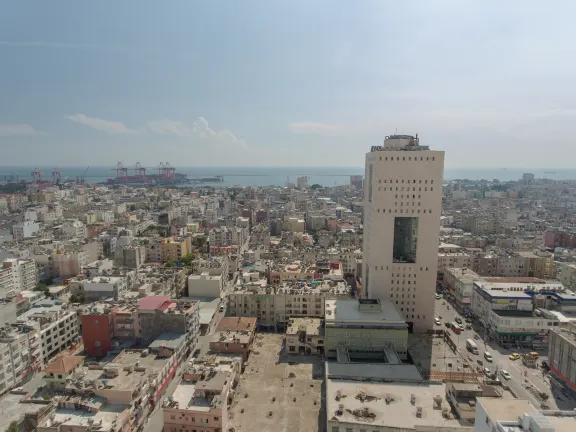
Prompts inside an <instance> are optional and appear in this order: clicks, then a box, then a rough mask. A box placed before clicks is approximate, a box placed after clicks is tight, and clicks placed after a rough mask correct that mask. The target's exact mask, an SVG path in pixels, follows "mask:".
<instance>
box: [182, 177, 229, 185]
mask: <svg viewBox="0 0 576 432" xmlns="http://www.w3.org/2000/svg"><path fill="white" fill-rule="evenodd" d="M223 181H224V177H222V176H214V177H202V178H192V179H188V183H220V182H223Z"/></svg>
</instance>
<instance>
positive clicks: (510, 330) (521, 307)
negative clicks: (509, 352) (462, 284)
mask: <svg viewBox="0 0 576 432" xmlns="http://www.w3.org/2000/svg"><path fill="white" fill-rule="evenodd" d="M535 280H536V281H538V279H535ZM563 291H565V290H564V288H563V287H562V285H561V284H560V282H557V281H553V282H545V281H541V282H540V283H537V282H532V283H527V282H524V283H522V282H486V281H475V282H474V291H473V293H472V307H471V311H472V313H473V314H474V315H475V316H476V317H478V319H479V320H480V322H481V323H482V324H483V325H484V326H485V328H486V329H487V334H488V335H490V336H492V337H493V338H494V339H495V340H496V341H497V342H498V343H500V344H502V345H517V344H528V345H540V344H546V343H547V340H548V334H549V331H550V329H551V328H553V327H557V326H559V325H560V317H561V316H562V314H561V313H560V312H556V313H552V312H551V311H549V310H548V309H546V308H547V307H550V306H551V305H552V303H551V302H552V301H553V300H550V299H548V300H547V299H546V297H547V296H548V295H550V297H552V296H553V294H554V293H556V292H560V293H559V294H558V296H559V298H560V297H561V298H564V299H567V300H568V301H570V302H573V301H574V300H576V295H575V294H574V293H565V292H563ZM540 293H541V294H542V295H540ZM560 301H561V300H560Z"/></svg>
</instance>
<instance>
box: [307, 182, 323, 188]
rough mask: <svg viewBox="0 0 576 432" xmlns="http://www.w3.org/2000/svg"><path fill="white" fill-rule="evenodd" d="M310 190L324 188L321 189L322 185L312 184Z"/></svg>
mask: <svg viewBox="0 0 576 432" xmlns="http://www.w3.org/2000/svg"><path fill="white" fill-rule="evenodd" d="M310 189H324V188H323V187H322V185H319V184H318V183H314V184H313V185H312V186H310Z"/></svg>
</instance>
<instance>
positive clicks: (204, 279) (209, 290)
mask: <svg viewBox="0 0 576 432" xmlns="http://www.w3.org/2000/svg"><path fill="white" fill-rule="evenodd" d="M223 289H224V278H223V277H222V274H218V275H210V273H209V272H203V273H202V274H199V275H190V276H188V296H190V297H220V292H221V291H222V290H223Z"/></svg>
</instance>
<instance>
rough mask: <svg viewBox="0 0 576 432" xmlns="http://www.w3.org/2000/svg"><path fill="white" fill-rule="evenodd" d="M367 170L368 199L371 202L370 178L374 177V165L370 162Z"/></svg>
mask: <svg viewBox="0 0 576 432" xmlns="http://www.w3.org/2000/svg"><path fill="white" fill-rule="evenodd" d="M368 172H369V174H368V175H369V179H368V201H370V202H372V180H373V177H374V165H373V164H370V167H369V168H368Z"/></svg>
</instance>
